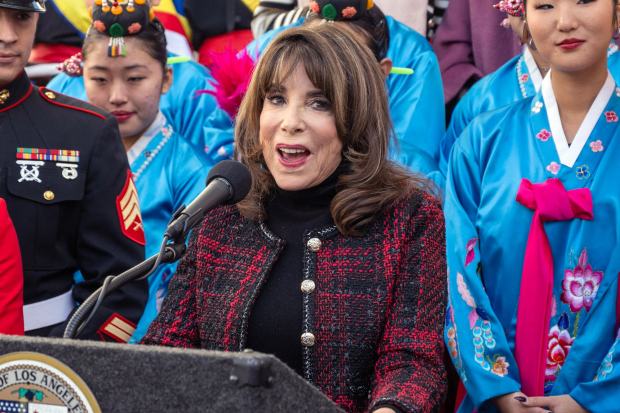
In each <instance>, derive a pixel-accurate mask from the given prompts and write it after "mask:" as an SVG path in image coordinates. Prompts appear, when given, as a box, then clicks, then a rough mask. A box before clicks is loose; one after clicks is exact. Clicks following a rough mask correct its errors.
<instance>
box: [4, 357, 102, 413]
mask: <svg viewBox="0 0 620 413" xmlns="http://www.w3.org/2000/svg"><path fill="white" fill-rule="evenodd" d="M0 412H11V413H101V408H100V407H99V404H98V403H97V400H95V397H94V396H93V393H92V392H91V391H90V389H89V388H88V386H87V385H86V383H84V381H83V380H82V379H81V378H80V377H79V376H78V375H77V374H76V373H75V372H74V371H73V370H71V369H70V368H69V367H67V366H66V365H65V364H63V363H62V362H60V361H58V360H56V359H54V358H52V357H49V356H46V355H44V354H40V353H31V352H18V353H9V354H5V355H3V356H0Z"/></svg>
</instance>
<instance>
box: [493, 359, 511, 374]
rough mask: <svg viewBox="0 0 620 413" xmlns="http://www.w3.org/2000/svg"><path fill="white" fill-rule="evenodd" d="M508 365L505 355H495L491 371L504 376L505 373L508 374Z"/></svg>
mask: <svg viewBox="0 0 620 413" xmlns="http://www.w3.org/2000/svg"><path fill="white" fill-rule="evenodd" d="M509 366H510V363H508V362H507V361H506V357H502V356H500V357H496V358H495V362H493V367H492V369H491V371H492V372H493V373H494V374H496V375H498V376H500V377H504V376H505V375H507V374H508V367H509Z"/></svg>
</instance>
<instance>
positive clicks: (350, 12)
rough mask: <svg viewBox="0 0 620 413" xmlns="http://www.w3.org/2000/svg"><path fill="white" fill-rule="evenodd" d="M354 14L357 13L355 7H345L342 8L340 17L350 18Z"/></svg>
mask: <svg viewBox="0 0 620 413" xmlns="http://www.w3.org/2000/svg"><path fill="white" fill-rule="evenodd" d="M356 14H357V10H356V9H355V7H345V8H344V9H343V10H342V17H344V18H345V19H350V18H352V17H353V16H355V15H356Z"/></svg>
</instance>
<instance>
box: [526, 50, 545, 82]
mask: <svg viewBox="0 0 620 413" xmlns="http://www.w3.org/2000/svg"><path fill="white" fill-rule="evenodd" d="M523 60H525V66H527V71H528V73H529V74H530V79H531V80H532V83H533V84H534V90H536V93H538V91H539V90H540V85H541V84H542V80H543V79H542V75H541V74H540V70H539V69H538V65H537V64H536V61H535V60H534V56H533V55H532V52H531V51H530V49H529V47H527V46H523Z"/></svg>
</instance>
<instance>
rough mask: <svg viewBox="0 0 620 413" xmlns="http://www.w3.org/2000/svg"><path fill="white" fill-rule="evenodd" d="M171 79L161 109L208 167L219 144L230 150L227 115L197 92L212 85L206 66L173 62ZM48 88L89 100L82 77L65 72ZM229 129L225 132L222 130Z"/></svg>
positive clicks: (211, 164) (230, 136)
mask: <svg viewBox="0 0 620 413" xmlns="http://www.w3.org/2000/svg"><path fill="white" fill-rule="evenodd" d="M172 70H173V76H174V79H173V83H172V87H171V88H170V91H169V92H168V93H166V94H165V95H164V96H162V99H161V102H160V109H161V111H162V113H163V114H164V116H165V117H166V119H168V120H169V121H170V123H171V124H172V126H173V127H174V130H175V131H177V132H178V133H179V134H180V135H181V136H183V137H184V138H185V139H187V140H188V141H189V142H191V143H192V145H194V146H195V147H196V148H198V149H199V150H200V151H204V154H205V157H206V159H207V162H208V163H209V167H211V166H213V165H214V164H215V163H217V162H218V161H219V160H222V159H228V158H229V157H230V156H225V157H222V156H220V155H218V152H219V153H222V151H223V150H222V149H220V148H222V147H225V148H227V150H228V151H230V153H232V150H231V148H232V143H233V134H232V129H231V127H230V124H231V122H230V119H229V118H228V119H226V118H227V116H228V115H226V113H223V112H221V111H218V112H217V113H215V114H214V113H213V112H214V110H215V109H216V108H217V104H216V102H215V99H214V98H213V96H211V95H209V94H206V93H201V94H197V93H196V92H198V91H201V90H209V89H212V87H211V85H210V84H209V81H211V80H212V78H211V75H210V74H209V72H208V70H207V69H206V68H205V67H204V66H202V65H200V64H198V63H196V62H193V61H189V62H182V63H175V64H173V65H172ZM48 88H49V89H52V90H55V91H57V92H60V93H63V94H65V95H69V96H72V97H75V98H77V99H82V100H88V98H87V96H86V90H85V88H84V78H83V77H70V76H68V75H66V74H64V73H62V74H59V75H58V76H56V77H55V78H53V79H52V80H51V81H50V83H49V84H48ZM227 128H228V129H229V131H228V132H227V133H222V130H226V129H227Z"/></svg>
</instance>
